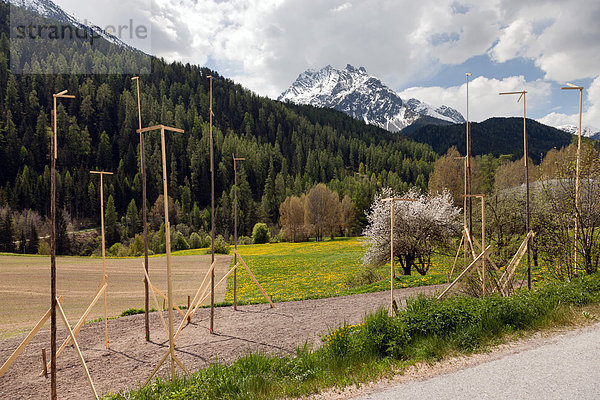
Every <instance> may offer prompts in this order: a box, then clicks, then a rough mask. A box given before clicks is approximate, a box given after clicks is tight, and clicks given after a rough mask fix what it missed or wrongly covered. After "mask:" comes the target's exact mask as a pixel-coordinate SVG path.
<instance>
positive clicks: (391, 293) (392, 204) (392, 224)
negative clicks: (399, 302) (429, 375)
mask: <svg viewBox="0 0 600 400" xmlns="http://www.w3.org/2000/svg"><path fill="white" fill-rule="evenodd" d="M394 208H395V207H394V200H392V201H390V212H391V215H390V313H391V312H393V309H394V278H395V276H394V275H395V274H394V272H395V271H394Z"/></svg>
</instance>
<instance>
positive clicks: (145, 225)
mask: <svg viewBox="0 0 600 400" xmlns="http://www.w3.org/2000/svg"><path fill="white" fill-rule="evenodd" d="M131 79H132V80H135V81H136V83H137V103H138V121H139V129H140V130H141V129H142V107H141V100H140V77H139V76H134V77H133V78H131ZM144 147H145V146H144V134H143V133H141V132H140V169H141V171H142V219H143V222H142V226H143V232H144V268H145V269H146V273H148V206H147V202H146V154H145V150H144ZM149 309H150V296H149V287H148V280H147V279H146V277H144V325H145V328H146V341H147V342H148V341H150V316H149V311H150V310H149Z"/></svg>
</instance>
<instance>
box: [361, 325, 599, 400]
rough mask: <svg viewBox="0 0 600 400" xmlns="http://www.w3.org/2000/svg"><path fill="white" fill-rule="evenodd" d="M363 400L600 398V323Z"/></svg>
mask: <svg viewBox="0 0 600 400" xmlns="http://www.w3.org/2000/svg"><path fill="white" fill-rule="evenodd" d="M360 399H362V400H388V399H389V400H391V399H411V400H418V399H511V400H512V399H544V400H553V399H561V400H562V399H577V400H585V399H590V400H591V399H594V400H596V399H600V324H596V325H595V326H593V327H591V328H588V329H584V330H582V331H581V333H577V334H575V335H573V334H567V335H564V336H562V337H559V338H557V339H556V341H553V342H552V343H549V344H545V345H542V346H540V347H538V348H534V349H530V350H525V351H522V352H520V353H517V354H510V355H507V356H505V357H503V358H500V359H497V360H494V361H491V362H488V363H485V364H480V365H477V366H475V367H471V368H467V369H464V370H461V371H457V372H453V373H449V374H445V375H440V376H437V377H434V378H431V379H428V380H424V381H411V382H408V383H404V384H399V385H396V386H393V387H390V388H387V389H385V391H383V392H379V393H376V394H371V395H367V396H363V397H360Z"/></svg>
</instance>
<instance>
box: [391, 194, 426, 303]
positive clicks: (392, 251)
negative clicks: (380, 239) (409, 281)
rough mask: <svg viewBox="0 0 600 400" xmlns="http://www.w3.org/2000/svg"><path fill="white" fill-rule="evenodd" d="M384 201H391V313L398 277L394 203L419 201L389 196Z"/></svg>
mask: <svg viewBox="0 0 600 400" xmlns="http://www.w3.org/2000/svg"><path fill="white" fill-rule="evenodd" d="M383 201H389V202H390V209H391V210H390V212H391V214H390V315H392V314H393V313H394V279H395V278H396V274H395V270H394V203H395V202H396V201H418V200H417V199H405V198H395V197H388V198H387V199H383Z"/></svg>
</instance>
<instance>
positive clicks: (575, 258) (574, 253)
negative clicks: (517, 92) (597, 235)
mask: <svg viewBox="0 0 600 400" xmlns="http://www.w3.org/2000/svg"><path fill="white" fill-rule="evenodd" d="M567 85H568V86H566V87H562V88H561V89H562V90H579V133H578V137H577V167H576V170H575V235H574V246H573V247H574V250H573V264H574V275H575V276H577V275H579V267H578V265H577V258H578V257H577V255H578V254H577V253H578V248H579V246H578V243H577V242H578V240H579V168H580V159H581V118H582V103H583V86H576V85H573V84H572V83H567Z"/></svg>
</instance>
